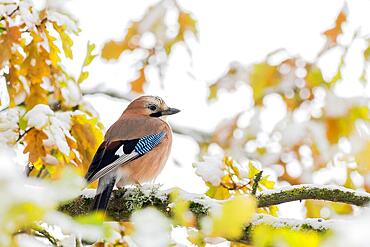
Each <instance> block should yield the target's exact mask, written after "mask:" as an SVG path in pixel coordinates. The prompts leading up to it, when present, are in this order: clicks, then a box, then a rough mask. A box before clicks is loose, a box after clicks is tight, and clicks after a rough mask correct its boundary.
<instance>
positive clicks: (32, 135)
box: [23, 128, 48, 163]
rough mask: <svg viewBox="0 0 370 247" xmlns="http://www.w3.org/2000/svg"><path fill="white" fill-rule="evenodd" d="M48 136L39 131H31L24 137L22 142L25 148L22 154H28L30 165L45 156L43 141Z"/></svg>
mask: <svg viewBox="0 0 370 247" xmlns="http://www.w3.org/2000/svg"><path fill="white" fill-rule="evenodd" d="M47 138H48V136H47V135H46V134H45V133H44V132H43V131H42V130H39V129H35V128H33V129H31V130H30V131H28V133H27V134H26V135H25V137H24V142H25V143H26V148H25V149H24V151H23V153H29V158H28V159H29V161H30V162H31V163H34V162H36V161H37V160H38V159H39V158H42V157H44V156H45V155H46V151H45V146H44V140H46V139H47Z"/></svg>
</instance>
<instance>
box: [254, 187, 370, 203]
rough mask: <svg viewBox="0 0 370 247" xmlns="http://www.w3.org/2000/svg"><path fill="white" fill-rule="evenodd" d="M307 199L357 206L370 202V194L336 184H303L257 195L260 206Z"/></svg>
mask: <svg viewBox="0 0 370 247" xmlns="http://www.w3.org/2000/svg"><path fill="white" fill-rule="evenodd" d="M306 199H313V200H325V201H332V202H342V203H347V204H351V205H356V206H365V205H366V204H368V203H370V194H369V193H366V192H359V191H355V190H350V189H347V188H344V187H340V186H335V185H312V184H302V185H294V186H288V187H284V188H281V189H277V190H271V191H264V192H261V193H260V194H258V195H257V200H258V207H268V206H272V205H278V204H281V203H285V202H292V201H301V200H306Z"/></svg>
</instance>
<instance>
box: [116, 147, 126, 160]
mask: <svg viewBox="0 0 370 247" xmlns="http://www.w3.org/2000/svg"><path fill="white" fill-rule="evenodd" d="M124 154H125V152H123V144H122V146H120V147H119V149H118V150H117V151H116V153H115V155H118V156H120V157H121V156H122V155H124Z"/></svg>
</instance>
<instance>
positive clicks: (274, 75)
mask: <svg viewBox="0 0 370 247" xmlns="http://www.w3.org/2000/svg"><path fill="white" fill-rule="evenodd" d="M280 80H281V75H280V73H279V70H278V68H277V67H276V66H272V65H269V64H268V63H260V64H254V65H253V68H252V71H251V73H250V75H249V81H250V85H251V87H252V88H253V97H254V101H255V103H256V104H261V102H262V99H263V96H264V95H265V93H266V89H269V88H271V87H272V86H275V85H277V84H278V83H279V82H280Z"/></svg>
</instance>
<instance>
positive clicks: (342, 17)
mask: <svg viewBox="0 0 370 247" xmlns="http://www.w3.org/2000/svg"><path fill="white" fill-rule="evenodd" d="M346 8H347V6H346V4H345V5H344V6H343V8H342V10H341V11H340V12H339V14H338V16H337V19H336V20H335V25H334V27H333V28H330V29H328V30H326V31H325V32H324V35H325V36H326V38H327V43H328V44H329V45H335V44H336V43H337V37H338V36H339V35H340V34H342V32H343V30H342V25H343V23H344V22H346V21H347V13H346Z"/></svg>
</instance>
